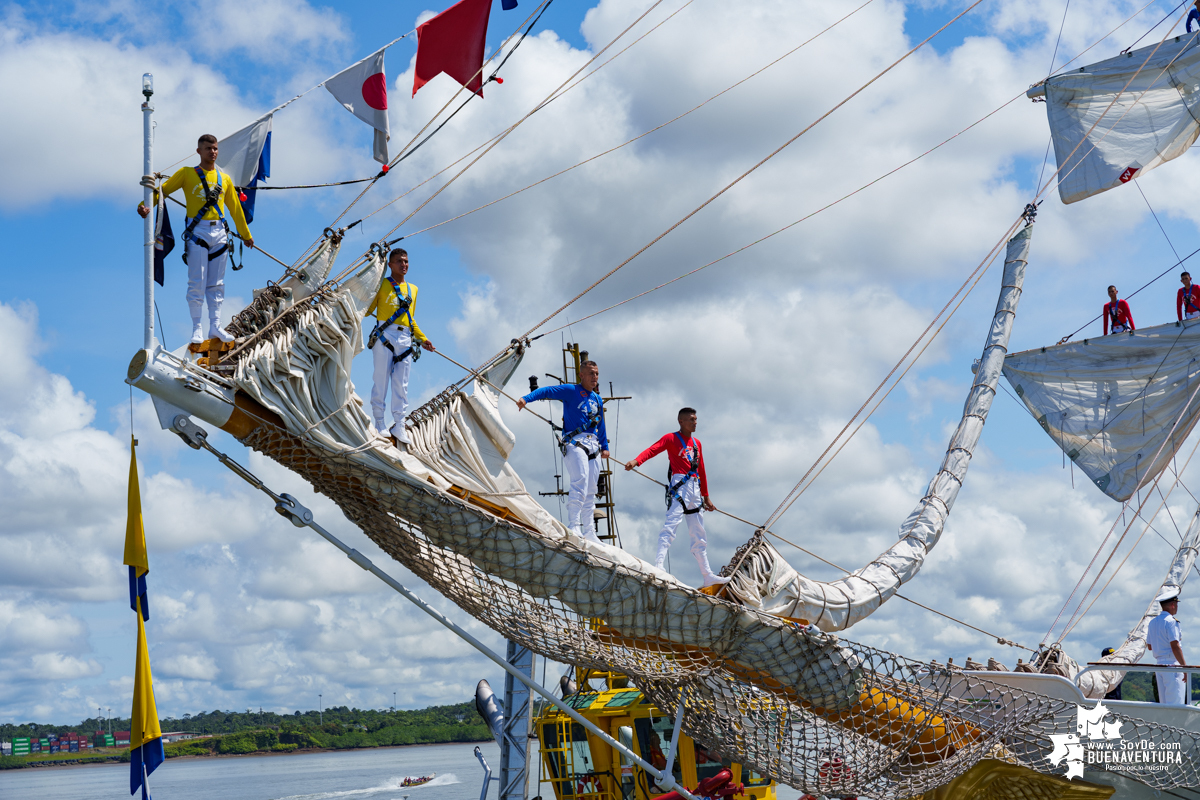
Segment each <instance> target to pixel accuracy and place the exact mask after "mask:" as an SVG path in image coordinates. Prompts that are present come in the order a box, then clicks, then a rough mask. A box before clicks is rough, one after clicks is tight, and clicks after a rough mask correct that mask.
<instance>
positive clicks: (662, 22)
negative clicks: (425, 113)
mask: <svg viewBox="0 0 1200 800" xmlns="http://www.w3.org/2000/svg"><path fill="white" fill-rule="evenodd" d="M867 1H868V2H871V1H872V0H867ZM691 2H692V0H688V2H687V3H684V5H682V6H680V7H679V8H677V9H675V10H674V11H672V12H671V13H670V14H668V15H667V16H666V17H664V18H663V19H661V20H659V21H658V22H657V23H656V24H655V25H654V26H653V27H652V28H650V30H648V31H646V32H645V33H643V34H642V35H641V36H639V37H638V38H636V39H634V40H633V41H632V42H630V43H629V44H627V45H626V46H625V47H623V48H622V49H621V50H619V51H617V52H616V53H614V54H613V55H612V56H611V57H610V58H608V59H607V60H606V61H604V62H602V63H601V64H599V65H597V66H596V68H595V69H593V70H592V71H591V72H589V73H588V74H586V75H584V76H583V77H582V78H580V79H579V80H577V81H575V82H574V83H572V84H571V85H570V86H568V87H567V88H565V89H563V90H562V91H561V92H558V93H557V94H555V95H554V96H552V97H551V98H550V99H549V100H547V101H546V103H545V105H543V106H542V107H543V108H545V106H548V105H550V103H553V102H554V101H555V100H558V99H559V98H560V97H562V96H563V95H565V94H566V93H567V92H569V91H571V90H572V89H574V88H575V87H576V86H578V85H579V84H581V83H583V82H584V81H585V80H587V79H588V78H590V77H591V76H593V75H595V74H596V73H597V72H599V71H600V70H601V69H603V68H604V67H606V66H607V65H608V64H611V63H612V62H613V60H614V59H616V58H617V57H618V56H620V55H621V54H622V53H624V52H626V51H627V50H629V48H631V47H633V46H634V45H636V44H637V43H638V42H640V41H642V40H643V39H645V38H646V37H647V36H649V35H650V34H652V33H654V31H656V30H658V29H659V27H661V26H662V25H663V24H664V23H666V22H667V21H668V20H670V19H671V18H672V17H674V16H675V15H676V14H678V13H679V12H680V11H682V10H683V9H684V8H686V7H687V6H689V5H691ZM503 134H504V131H501V132H500V133H497V134H496V135H495V136H492V137H491V138H490V139H488V140H487V141H485V142H483V143H482V144H480V145H478V146H476V147H475V148H473V149H472V150H470V151H468V152H467V153H465V154H464V155H462V156H460V157H459V158H458V159H456V160H455V161H453V162H452V163H450V164H448V165H446V166H445V167H442V168H441V169H440V170H438V171H437V172H435V173H434V174H432V175H430V176H429V177H428V178H426V179H425V180H423V181H421V182H420V183H418V184H416V185H415V186H413V187H412V188H411V189H409V190H408V191H407V192H404V193H403V194H401V195H399V196H397V197H394V198H392V199H391V200H389V201H388V202H386V203H384V204H383V205H381V206H380V207H379V208H377V209H375V210H374V211H372V212H371V213H370V214H367V216H365V217H363V219H364V220H366V219H369V218H371V217H373V216H375V215H376V214H378V213H379V212H380V211H383V210H384V209H385V208H387V207H389V206H391V205H392V204H393V203H397V202H399V201H401V200H403V199H404V198H405V197H408V196H409V195H410V194H412V193H413V192H415V191H416V190H417V189H419V188H421V187H422V186H424V185H425V184H427V183H429V182H430V181H432V180H433V179H434V178H436V177H438V176H439V175H441V174H443V173H445V172H448V171H450V170H451V169H453V168H454V167H456V166H458V165H459V164H461V163H462V162H463V161H466V160H467V159H468V158H470V157H471V156H473V155H474V154H475V153H478V152H479V151H480V150H482V149H483V148H484V147H487V146H488V145H489V144H491V143H492V142H494V141H496V140H497V139H498V138H500V136H502V135H503ZM643 135H644V134H643ZM631 141H632V140H631ZM601 155H603V154H601ZM551 177H554V176H551ZM418 232H419V231H418ZM414 235H415V234H407V235H406V236H405V237H404V238H408V237H410V236H414Z"/></svg>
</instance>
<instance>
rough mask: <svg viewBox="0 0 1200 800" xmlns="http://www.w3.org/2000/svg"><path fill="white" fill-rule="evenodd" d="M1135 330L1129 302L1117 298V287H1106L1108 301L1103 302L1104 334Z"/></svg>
mask: <svg viewBox="0 0 1200 800" xmlns="http://www.w3.org/2000/svg"><path fill="white" fill-rule="evenodd" d="M1110 329H1111V331H1110ZM1136 330H1137V326H1136V325H1134V324H1133V314H1131V313H1130V312H1129V303H1126V302H1125V301H1124V300H1118V299H1117V287H1115V286H1110V287H1108V302H1107V303H1105V304H1104V335H1105V336H1108V334H1109V333H1110V332H1111V333H1125V332H1127V331H1136Z"/></svg>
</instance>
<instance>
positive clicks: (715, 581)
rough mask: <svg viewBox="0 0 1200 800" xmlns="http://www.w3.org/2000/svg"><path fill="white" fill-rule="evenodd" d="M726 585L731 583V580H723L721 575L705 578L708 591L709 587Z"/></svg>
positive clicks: (706, 576)
mask: <svg viewBox="0 0 1200 800" xmlns="http://www.w3.org/2000/svg"><path fill="white" fill-rule="evenodd" d="M726 583H729V578H722V577H721V576H720V575H712V574H709V575H705V576H704V588H706V589H707V588H708V587H709V586H721V585H723V584H726Z"/></svg>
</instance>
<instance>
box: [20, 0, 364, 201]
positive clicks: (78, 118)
mask: <svg viewBox="0 0 1200 800" xmlns="http://www.w3.org/2000/svg"><path fill="white" fill-rule="evenodd" d="M224 5H231V4H229V3H226V4H224ZM244 5H245V4H241V5H240V6H239V10H238V12H236V13H233V12H230V13H223V14H218V15H215V16H213V17H212V19H211V20H209V22H208V23H207V24H204V25H191V26H189V30H190V31H193V32H195V36H192V37H189V39H188V41H189V42H191V43H195V42H197V41H199V42H203V43H207V44H210V45H211V46H212V48H213V52H212V53H211V54H213V55H218V54H224V55H225V57H228V53H229V50H230V49H236V50H238V52H239V53H243V54H244V50H245V48H246V47H247V46H248V45H250V44H252V42H251V40H250V39H251V38H252V37H253V36H254V35H255V32H256V31H257V32H258V33H260V34H261V35H262V36H263V37H264V38H263V39H262V40H261V42H260V43H259V44H260V47H259V50H258V53H259V55H260V56H261V57H263V58H276V57H277V56H278V52H289V53H293V54H295V55H294V59H295V60H296V63H297V64H298V65H299V66H298V67H297V74H296V75H295V76H294V77H293V78H291V79H285V80H282V81H280V83H279V85H277V86H276V87H275V90H276V91H279V92H281V93H283V94H284V95H285V96H284V97H283V98H281V99H286V96H289V94H288V93H294V92H297V91H301V90H303V89H307V88H309V87H310V86H312V84H313V83H315V82H316V81H318V80H321V79H322V78H324V77H326V75H324V74H318V73H319V72H320V70H321V69H322V67H321V66H320V65H319V64H318V65H314V64H309V63H306V61H305V58H307V57H304V58H302V57H301V56H300V54H301V53H306V52H308V51H309V50H311V47H312V46H313V44H314V43H316V42H325V43H329V42H340V41H342V40H344V39H345V36H346V34H345V32H344V31H343V30H342V28H341V24H340V21H339V19H338V18H337V17H336V16H335V15H333V12H331V11H328V10H320V11H318V10H314V9H312V8H311V7H309V6H307V5H305V4H301V5H300V6H295V5H294V4H288V6H287V8H288V11H287V13H280V14H276V13H274V11H273V10H272V8H273V7H272V6H270V5H269V4H268V5H262V4H259V5H257V6H255V7H254V8H255V9H257V10H252V11H251V13H250V16H249V17H247V14H246V9H245V8H244ZM187 8H190V9H193V10H195V13H197V14H200V13H203V14H204V15H206V16H208V15H210V14H212V12H213V8H212V5H211V4H209V5H206V6H204V7H203V11H200V10H199V9H200V7H197V6H194V5H189V6H187ZM139 11H140V7H139ZM118 17H119V15H118ZM268 19H270V20H273V22H271V24H266V23H265V22H264V20H268ZM264 25H265V27H264ZM197 37H198V38H197ZM248 37H249V38H248ZM277 51H278V52H277ZM196 55H198V54H196V53H195V51H194V49H189V48H183V47H180V46H178V44H177V43H175V42H167V41H161V42H154V43H151V44H145V45H137V44H133V43H130V42H129V41H127V40H124V39H122V38H120V37H118V36H113V37H111V38H100V37H98V36H93V35H88V34H84V33H73V32H66V31H63V30H53V29H45V30H44V29H42V28H39V27H37V26H35V25H32V24H30V23H28V22H27V21H25V20H24V19H22V18H21V17H19V16H12V15H10V16H9V17H7V18H5V19H0V83H3V85H4V86H5V87H6V88H5V92H4V95H3V98H2V99H0V108H2V109H3V111H4V113H3V114H0V137H2V138H3V139H4V141H5V143H6V145H7V146H6V147H5V148H4V152H3V154H0V169H3V170H4V172H5V174H6V175H7V176H8V179H7V180H6V181H5V183H4V186H3V187H0V208H3V209H5V210H6V211H9V212H17V211H23V212H28V211H29V210H30V209H31V208H37V207H39V206H40V205H41V204H43V203H48V202H50V201H53V200H59V199H74V200H78V199H85V198H87V199H99V200H101V201H108V202H116V203H118V204H128V205H129V206H130V207H131V208H132V206H133V205H135V204H136V203H137V202H138V200H140V199H141V189H140V188H139V187H138V185H137V184H138V177H139V175H138V173H137V172H134V171H131V169H133V170H140V169H141V164H142V115H141V113H140V112H139V110H138V106H139V105H140V104H141V102H142V97H141V75H142V73H144V72H151V73H153V74H154V87H155V95H154V97H153V103H154V106H155V113H154V119H155V123H156V126H157V127H156V129H155V142H154V159H155V160H154V164H155V169H156V170H158V171H165V172H167V173H168V174H169V173H170V172H171V171H173V170H172V168H171V167H172V162H176V161H177V159H179V160H181V162H187V161H191V160H192V154H193V153H194V151H195V148H196V145H195V141H196V138H197V137H198V136H199V135H200V134H201V133H214V134H215V135H217V136H225V135H227V134H230V133H232V132H234V131H235V130H237V129H239V128H241V127H242V126H244V125H246V124H247V123H249V122H250V121H251V120H253V119H255V118H256V117H258V116H259V115H260V114H261V113H262V112H263V110H265V109H262V108H256V106H257V105H258V102H257V101H247V100H245V99H243V98H242V97H241V95H240V94H239V91H238V90H237V89H235V88H234V87H233V86H232V85H230V83H229V80H228V79H227V78H226V77H225V75H224V74H222V72H221V71H220V70H218V69H217V68H215V67H214V66H213V65H210V64H208V63H204V62H202V61H200V60H198V59H197V58H196V57H195V56H196ZM31 71H33V72H36V74H37V75H38V79H37V80H34V81H31V80H28V76H29V74H30V73H31ZM313 76H316V77H313ZM47 87H54V93H53V96H52V97H51V96H48V95H47ZM48 103H52V107H53V112H52V113H51V112H50V111H49V106H48V105H47V104H48ZM334 111H336V105H335V104H324V103H316V102H301V103H296V104H293V105H292V106H290V107H289V108H288V109H287V111H286V114H287V123H288V130H287V133H288V135H287V136H277V137H275V139H274V140H273V142H272V168H273V173H272V174H274V175H276V176H289V175H295V173H296V172H299V173H300V175H302V176H303V178H304V180H305V181H312V180H323V179H324V177H325V176H328V175H331V174H333V173H334V172H336V171H337V170H338V169H339V168H340V167H341V166H342V165H343V164H342V159H343V158H344V156H345V151H342V150H341V149H340V148H339V147H338V146H337V145H335V144H333V143H332V142H330V141H329V140H328V139H329V133H328V126H329V123H328V120H329V119H331V118H332V117H333V116H334V114H333V112H334ZM315 152H320V153H321V154H322V158H321V159H319V161H318V160H314V159H313V158H312V154H313V153H315ZM130 165H137V166H136V167H131V166H130ZM174 166H175V167H177V166H178V163H175V164H174ZM131 213H132V212H131Z"/></svg>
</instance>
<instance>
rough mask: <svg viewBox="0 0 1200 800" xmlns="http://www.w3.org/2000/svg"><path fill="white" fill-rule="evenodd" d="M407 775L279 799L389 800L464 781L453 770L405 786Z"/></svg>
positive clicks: (415, 776)
mask: <svg viewBox="0 0 1200 800" xmlns="http://www.w3.org/2000/svg"><path fill="white" fill-rule="evenodd" d="M405 777H406V776H404V775H401V776H398V777H395V778H389V779H387V780H386V781H385V782H383V783H382V784H380V785H378V786H367V787H364V788H362V789H344V790H342V791H337V792H314V793H312V794H293V795H288V796H287V797H281V798H279V800H334V799H335V798H342V797H364V798H369V797H373V796H375V795H386V797H387V798H388V800H390V799H391V798H396V800H400V798H401V797H403V796H404V795H405V794H408V793H409V792H415V791H417V790H419V789H428V788H430V787H432V786H451V785H453V784H456V783H462V781H460V780H459V779H458V776H457V775H455V774H454V773H453V772H448V773H446V774H445V775H438V776H437V777H436V778H434V779H433V780H431V781H430V782H429V783H423V784H421V785H420V786H405V785H404V779H405ZM407 777H409V778H413V779H416V778H419V777H422V776H420V775H409V776H407Z"/></svg>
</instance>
